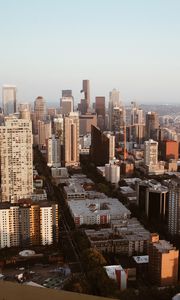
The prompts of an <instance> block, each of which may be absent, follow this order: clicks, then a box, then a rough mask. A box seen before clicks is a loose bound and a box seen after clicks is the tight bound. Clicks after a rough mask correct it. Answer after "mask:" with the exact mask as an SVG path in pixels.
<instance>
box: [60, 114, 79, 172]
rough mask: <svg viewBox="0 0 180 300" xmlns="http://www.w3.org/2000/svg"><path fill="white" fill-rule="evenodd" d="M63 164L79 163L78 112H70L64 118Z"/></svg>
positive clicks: (72, 164) (73, 164)
mask: <svg viewBox="0 0 180 300" xmlns="http://www.w3.org/2000/svg"><path fill="white" fill-rule="evenodd" d="M64 148H65V150H64V151H65V166H77V165H79V114H78V113H77V112H76V113H75V112H74V113H70V114H69V116H66V117H65V118H64Z"/></svg>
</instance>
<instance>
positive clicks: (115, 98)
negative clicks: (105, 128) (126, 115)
mask: <svg viewBox="0 0 180 300" xmlns="http://www.w3.org/2000/svg"><path fill="white" fill-rule="evenodd" d="M115 106H118V107H120V106H121V103H120V94H119V91H118V90H116V89H113V90H112V91H111V92H110V93H109V130H111V131H112V127H113V108H114V107H115Z"/></svg>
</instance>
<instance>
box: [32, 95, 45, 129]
mask: <svg viewBox="0 0 180 300" xmlns="http://www.w3.org/2000/svg"><path fill="white" fill-rule="evenodd" d="M34 113H35V116H34V118H33V121H34V124H33V128H34V129H35V133H36V134H37V132H38V121H45V120H46V116H47V110H46V102H45V100H44V98H43V97H41V96H39V97H37V98H36V100H35V101H34Z"/></svg>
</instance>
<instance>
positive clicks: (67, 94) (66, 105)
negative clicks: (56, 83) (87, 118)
mask: <svg viewBox="0 0 180 300" xmlns="http://www.w3.org/2000/svg"><path fill="white" fill-rule="evenodd" d="M73 110H74V98H73V96H72V91H71V90H62V98H61V99H60V111H61V114H62V115H67V114H69V113H70V112H73Z"/></svg>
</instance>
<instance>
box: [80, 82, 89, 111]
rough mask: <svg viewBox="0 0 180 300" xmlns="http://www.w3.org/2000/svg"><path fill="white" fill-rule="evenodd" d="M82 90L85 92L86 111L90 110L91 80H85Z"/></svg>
mask: <svg viewBox="0 0 180 300" xmlns="http://www.w3.org/2000/svg"><path fill="white" fill-rule="evenodd" d="M82 92H84V99H85V103H86V112H88V111H89V109H90V82H89V80H87V79H86V80H83V86H82Z"/></svg>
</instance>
